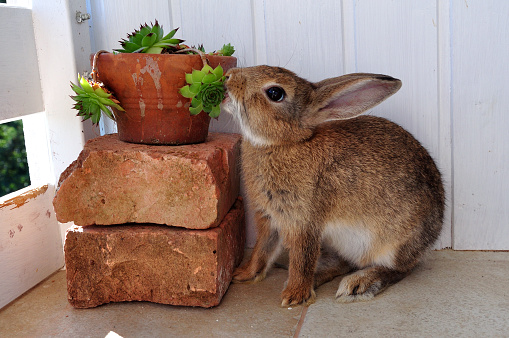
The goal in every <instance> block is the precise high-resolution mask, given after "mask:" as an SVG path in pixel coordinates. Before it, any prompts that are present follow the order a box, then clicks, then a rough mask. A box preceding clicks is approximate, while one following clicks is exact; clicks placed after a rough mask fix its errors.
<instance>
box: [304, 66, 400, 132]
mask: <svg viewBox="0 0 509 338" xmlns="http://www.w3.org/2000/svg"><path fill="white" fill-rule="evenodd" d="M315 86H316V87H317V88H316V89H315V92H314V96H313V99H312V103H311V109H309V111H308V114H307V115H306V116H304V117H303V119H304V121H303V122H304V123H305V124H307V125H310V126H314V125H318V124H320V123H322V122H326V121H332V120H346V119H350V118H352V117H356V116H358V115H360V114H362V113H363V112H365V111H366V110H368V109H370V108H372V107H374V106H376V105H377V104H379V103H380V102H382V101H383V100H385V99H386V98H388V97H389V96H391V95H392V94H394V93H395V92H397V91H398V90H399V88H401V81H400V80H398V79H395V78H392V77H390V76H386V75H378V74H349V75H344V76H340V77H337V78H332V79H327V80H324V81H321V82H318V83H316V84H315Z"/></svg>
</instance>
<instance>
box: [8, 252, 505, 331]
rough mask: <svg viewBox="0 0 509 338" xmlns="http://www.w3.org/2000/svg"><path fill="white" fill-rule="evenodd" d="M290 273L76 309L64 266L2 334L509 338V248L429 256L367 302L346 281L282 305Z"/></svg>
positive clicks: (13, 311)
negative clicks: (187, 303)
mask: <svg viewBox="0 0 509 338" xmlns="http://www.w3.org/2000/svg"><path fill="white" fill-rule="evenodd" d="M286 274H287V271H285V270H282V269H273V270H271V273H270V274H269V275H268V277H267V279H265V280H264V281H262V282H261V283H257V284H233V285H231V286H230V289H229V290H228V292H227V294H226V295H225V297H224V298H223V301H222V303H221V304H220V305H219V306H218V307H216V308H213V309H200V308H184V307H174V306H168V305H160V304H152V303H146V302H132V303H112V304H107V305H103V306H100V307H97V308H94V309H81V310H78V309H74V308H72V307H71V306H70V305H69V304H68V303H67V294H66V286H65V285H66V282H65V272H64V271H59V272H57V273H55V274H54V275H52V276H51V277H50V278H48V279H47V280H45V281H44V282H42V283H41V284H39V285H38V286H36V287H35V288H34V289H32V290H30V291H29V292H27V293H26V294H25V295H23V296H22V297H20V298H19V299H17V300H16V301H14V302H13V303H11V304H10V305H8V306H7V307H5V308H4V309H2V310H0V336H1V337H106V336H109V337H115V336H122V337H148V336H157V337H292V336H296V335H298V336H299V337H341V336H347V337H377V336H383V337H450V336H451V337H509V252H454V251H439V252H433V253H431V255H430V257H429V259H428V260H427V261H426V262H425V263H424V264H423V265H422V266H421V267H419V268H418V269H417V270H416V271H415V272H414V273H413V274H412V275H410V276H409V277H407V278H406V279H404V280H403V281H401V282H399V283H398V284H396V285H394V286H392V287H390V288H389V289H387V290H386V291H385V292H383V293H382V294H380V295H379V296H377V297H375V299H374V300H372V301H369V302H362V303H352V304H338V303H336V302H335V301H334V294H335V292H336V288H337V286H338V283H339V278H337V279H336V280H334V281H332V282H330V283H328V284H325V285H323V286H322V287H321V288H319V289H318V290H317V301H316V303H315V304H313V305H311V306H310V307H308V308H305V307H294V308H288V309H287V308H280V307H279V306H278V304H279V293H280V291H281V289H282V287H283V283H284V281H285V279H286Z"/></svg>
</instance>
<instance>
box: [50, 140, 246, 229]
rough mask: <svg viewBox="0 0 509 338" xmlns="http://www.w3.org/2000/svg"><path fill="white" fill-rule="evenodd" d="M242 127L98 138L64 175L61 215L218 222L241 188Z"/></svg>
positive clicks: (83, 221)
mask: <svg viewBox="0 0 509 338" xmlns="http://www.w3.org/2000/svg"><path fill="white" fill-rule="evenodd" d="M239 152H240V135H238V134H223V133H210V134H209V137H208V139H207V142H205V143H201V144H193V145H183V146H150V145H140V144H132V143H126V142H122V141H120V140H118V137H117V135H116V134H113V135H106V136H102V137H98V138H95V139H93V140H90V141H88V142H87V144H86V145H85V147H84V149H83V151H82V152H81V154H80V155H79V157H78V159H77V160H76V161H74V162H73V163H72V164H71V165H70V166H69V167H68V168H67V169H66V170H65V171H64V172H63V173H62V175H61V176H60V181H59V184H58V189H57V193H56V196H55V199H54V201H53V205H54V207H55V212H56V215H57V218H58V220H59V221H60V222H63V223H65V222H70V221H73V222H74V223H75V224H77V225H81V226H89V225H94V224H97V225H110V224H124V223H131V222H133V223H156V224H165V225H172V226H178V227H185V228H190V229H206V228H210V227H215V226H217V225H218V224H219V223H220V222H221V220H222V219H223V217H224V216H225V215H226V213H227V212H228V210H230V208H231V206H232V205H233V203H234V202H235V200H236V198H237V196H238V195H239V174H238V166H237V161H238V158H239Z"/></svg>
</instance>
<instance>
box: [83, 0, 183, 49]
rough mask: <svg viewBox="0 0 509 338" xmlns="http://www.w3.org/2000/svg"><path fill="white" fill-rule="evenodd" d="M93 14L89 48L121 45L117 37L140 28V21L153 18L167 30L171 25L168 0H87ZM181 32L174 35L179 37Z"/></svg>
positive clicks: (115, 47)
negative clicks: (90, 45) (90, 46)
mask: <svg viewBox="0 0 509 338" xmlns="http://www.w3.org/2000/svg"><path fill="white" fill-rule="evenodd" d="M88 3H89V8H90V9H91V14H92V18H91V19H90V21H89V25H91V27H92V29H91V30H92V33H91V43H92V52H93V53H95V52H96V51H98V50H101V49H104V50H107V51H110V52H111V51H112V50H113V49H117V48H120V43H119V41H120V39H125V38H127V34H129V33H132V32H133V31H134V30H135V29H137V28H139V27H140V25H141V24H144V23H148V24H150V22H152V23H153V22H154V21H155V20H156V19H157V21H158V22H159V24H161V25H162V26H163V28H164V31H165V32H166V33H169V32H170V31H171V29H172V28H174V27H173V25H172V22H171V11H170V7H169V1H168V0H150V2H147V1H124V0H108V1H97V0H96V1H94V0H88ZM180 36H181V35H177V37H180Z"/></svg>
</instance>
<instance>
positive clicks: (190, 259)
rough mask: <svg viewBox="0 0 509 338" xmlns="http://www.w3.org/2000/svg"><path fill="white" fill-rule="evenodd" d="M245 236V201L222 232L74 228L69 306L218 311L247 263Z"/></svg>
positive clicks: (69, 244) (68, 250) (68, 254)
mask: <svg viewBox="0 0 509 338" xmlns="http://www.w3.org/2000/svg"><path fill="white" fill-rule="evenodd" d="M244 231H245V230H244V208H243V204H242V201H241V200H240V199H239V200H238V201H237V202H236V203H235V204H234V206H233V208H232V209H231V210H230V212H229V213H228V214H227V215H226V217H225V218H224V220H223V221H222V222H221V224H220V225H219V226H218V227H216V228H212V229H206V230H190V229H182V228H175V227H168V226H162V225H148V224H144V225H121V226H90V227H80V226H73V227H71V228H70V229H69V230H68V232H67V237H66V241H65V263H66V269H67V291H68V299H69V302H70V303H71V305H72V306H74V307H77V308H89V307H95V306H98V305H101V304H104V303H109V302H122V301H149V302H155V303H163V304H172V305H185V306H201V307H212V306H216V305H218V304H219V302H220V301H221V298H222V297H223V295H224V294H225V292H226V290H227V288H228V285H229V284H230V282H231V279H232V273H233V269H234V268H235V267H236V266H237V265H238V264H239V263H240V261H241V260H242V255H243V250H244V240H245V234H244Z"/></svg>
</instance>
